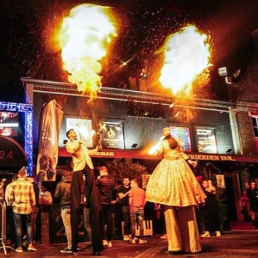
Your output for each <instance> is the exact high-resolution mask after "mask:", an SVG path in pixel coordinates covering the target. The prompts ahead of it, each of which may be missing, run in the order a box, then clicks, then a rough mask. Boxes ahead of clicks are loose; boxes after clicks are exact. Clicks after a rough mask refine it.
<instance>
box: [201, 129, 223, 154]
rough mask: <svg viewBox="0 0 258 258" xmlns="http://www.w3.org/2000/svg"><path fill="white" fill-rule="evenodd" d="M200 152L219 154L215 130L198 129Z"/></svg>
mask: <svg viewBox="0 0 258 258" xmlns="http://www.w3.org/2000/svg"><path fill="white" fill-rule="evenodd" d="M196 136H197V144H198V152H203V153H218V149H217V140H216V135H215V129H214V128H209V127H196Z"/></svg>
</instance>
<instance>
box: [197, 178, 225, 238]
mask: <svg viewBox="0 0 258 258" xmlns="http://www.w3.org/2000/svg"><path fill="white" fill-rule="evenodd" d="M211 183H212V182H211V180H203V181H202V187H203V190H204V193H205V194H206V196H207V198H206V199H205V204H204V205H203V206H201V207H199V225H200V226H199V228H200V233H201V237H210V236H211V232H215V235H216V236H217V237H220V236H221V232H220V228H219V218H218V208H219V207H218V201H217V196H216V188H215V187H213V186H210V184H211ZM197 218H198V217H197Z"/></svg>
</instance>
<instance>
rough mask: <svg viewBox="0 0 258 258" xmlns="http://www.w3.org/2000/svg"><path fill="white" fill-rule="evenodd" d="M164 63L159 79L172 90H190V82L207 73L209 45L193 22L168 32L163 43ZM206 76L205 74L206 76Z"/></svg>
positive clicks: (176, 92) (174, 92)
mask: <svg viewBox="0 0 258 258" xmlns="http://www.w3.org/2000/svg"><path fill="white" fill-rule="evenodd" d="M163 50H164V65H163V67H162V69H161V75H160V78H159V81H160V82H161V84H162V85H163V87H165V88H171V90H172V92H173V94H178V93H180V92H184V93H186V94H190V92H191V89H192V85H193V82H194V81H195V80H196V79H200V78H203V77H204V76H203V75H202V73H205V74H206V76H207V69H208V68H209V66H210V63H209V61H210V57H211V53H210V45H209V44H208V37H207V35H205V34H201V33H200V32H198V29H197V28H196V27H195V26H193V25H188V26H186V27H184V28H182V29H181V30H180V31H179V32H177V33H175V34H172V35H170V36H169V37H168V38H167V39H166V41H165V44H164V46H163ZM206 79H207V78H206Z"/></svg>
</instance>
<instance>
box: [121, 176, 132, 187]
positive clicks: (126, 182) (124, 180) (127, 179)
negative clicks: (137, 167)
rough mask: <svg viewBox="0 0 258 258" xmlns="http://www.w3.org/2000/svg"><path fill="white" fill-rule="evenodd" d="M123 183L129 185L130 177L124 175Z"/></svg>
mask: <svg viewBox="0 0 258 258" xmlns="http://www.w3.org/2000/svg"><path fill="white" fill-rule="evenodd" d="M123 185H124V186H129V185H130V178H129V177H124V178H123Z"/></svg>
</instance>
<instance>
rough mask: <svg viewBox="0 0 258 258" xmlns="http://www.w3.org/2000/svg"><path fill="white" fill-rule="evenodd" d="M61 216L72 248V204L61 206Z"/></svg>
mask: <svg viewBox="0 0 258 258" xmlns="http://www.w3.org/2000/svg"><path fill="white" fill-rule="evenodd" d="M61 217H62V221H63V224H64V228H65V234H66V239H67V247H68V248H72V231H71V210H70V206H64V207H61Z"/></svg>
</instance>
